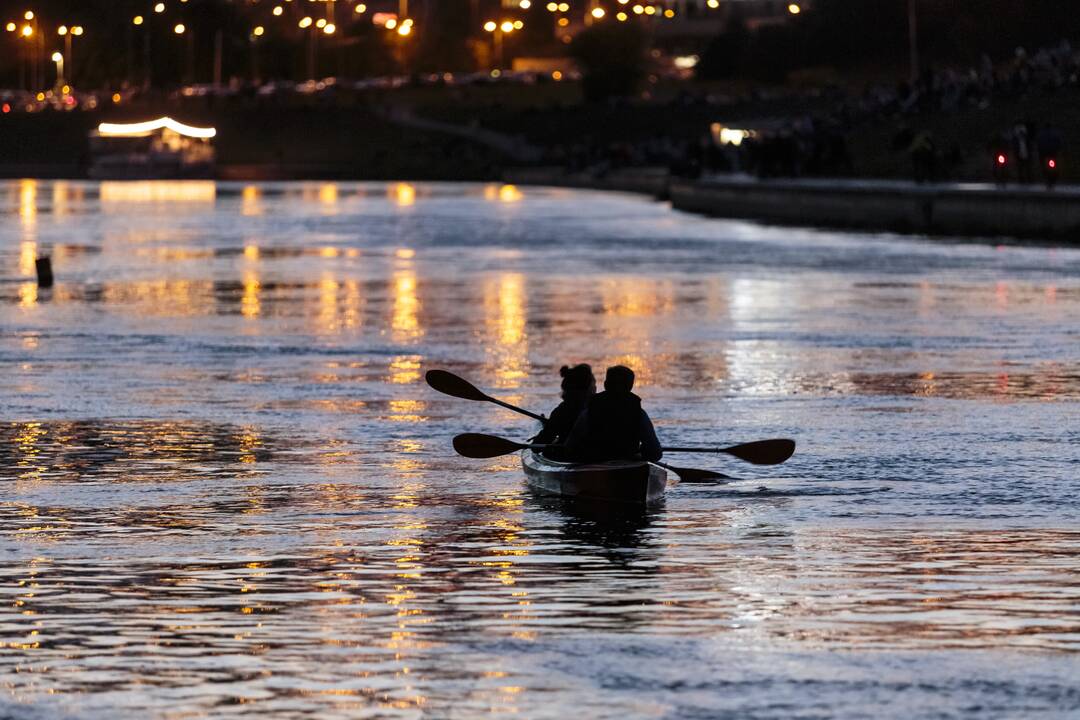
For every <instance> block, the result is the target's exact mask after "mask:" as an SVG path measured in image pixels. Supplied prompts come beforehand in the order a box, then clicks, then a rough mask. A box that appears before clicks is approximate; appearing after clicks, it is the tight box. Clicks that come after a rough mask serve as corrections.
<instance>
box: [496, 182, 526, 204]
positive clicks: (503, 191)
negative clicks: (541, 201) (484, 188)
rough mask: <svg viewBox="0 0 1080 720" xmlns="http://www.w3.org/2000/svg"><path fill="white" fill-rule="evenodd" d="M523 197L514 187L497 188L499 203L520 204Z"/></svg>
mask: <svg viewBox="0 0 1080 720" xmlns="http://www.w3.org/2000/svg"><path fill="white" fill-rule="evenodd" d="M524 197H525V196H524V195H523V194H522V193H521V191H520V190H518V189H517V186H515V185H503V186H502V187H501V188H499V202H504V203H516V202H520V201H521V200H522V198H524Z"/></svg>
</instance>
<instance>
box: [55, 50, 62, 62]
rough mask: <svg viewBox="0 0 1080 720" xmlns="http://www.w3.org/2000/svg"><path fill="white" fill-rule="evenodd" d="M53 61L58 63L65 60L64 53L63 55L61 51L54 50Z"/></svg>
mask: <svg viewBox="0 0 1080 720" xmlns="http://www.w3.org/2000/svg"><path fill="white" fill-rule="evenodd" d="M52 61H53V62H57V63H58V62H63V61H64V56H63V55H61V54H60V53H59V51H58V52H54V53H53V54H52Z"/></svg>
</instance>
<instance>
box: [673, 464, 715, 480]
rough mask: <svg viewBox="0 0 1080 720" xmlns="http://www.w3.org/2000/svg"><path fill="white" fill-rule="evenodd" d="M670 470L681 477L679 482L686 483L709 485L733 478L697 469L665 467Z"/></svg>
mask: <svg viewBox="0 0 1080 720" xmlns="http://www.w3.org/2000/svg"><path fill="white" fill-rule="evenodd" d="M664 467H666V468H667V469H668V470H670V471H671V472H673V473H675V474H676V475H678V476H679V481H680V482H684V483H709V482H716V481H717V480H730V479H731V476H729V475H725V474H724V473H718V472H713V471H712V470H698V469H697V468H681V467H675V466H673V465H665V466H664Z"/></svg>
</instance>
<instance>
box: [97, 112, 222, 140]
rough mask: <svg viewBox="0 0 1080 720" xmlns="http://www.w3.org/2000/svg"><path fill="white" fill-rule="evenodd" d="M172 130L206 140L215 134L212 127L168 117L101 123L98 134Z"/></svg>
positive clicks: (140, 134)
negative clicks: (186, 122) (139, 121)
mask: <svg viewBox="0 0 1080 720" xmlns="http://www.w3.org/2000/svg"><path fill="white" fill-rule="evenodd" d="M164 129H168V130H172V131H173V132H174V133H176V134H178V135H183V136H185V137H190V138H199V139H204V140H208V139H210V138H212V137H214V136H215V135H217V130H215V129H214V128H200V127H194V126H192V125H185V124H183V123H180V122H177V121H175V120H173V119H172V118H169V117H162V118H158V119H157V120H149V121H147V122H141V123H126V124H125V123H101V124H100V125H98V135H100V136H101V137H147V136H148V135H150V134H151V133H153V132H156V131H157V130H164Z"/></svg>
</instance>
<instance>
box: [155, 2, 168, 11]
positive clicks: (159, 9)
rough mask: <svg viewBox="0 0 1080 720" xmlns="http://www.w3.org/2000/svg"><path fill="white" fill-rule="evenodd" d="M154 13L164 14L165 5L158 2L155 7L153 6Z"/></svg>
mask: <svg viewBox="0 0 1080 720" xmlns="http://www.w3.org/2000/svg"><path fill="white" fill-rule="evenodd" d="M154 12H156V13H163V12H165V3H161V2H159V3H158V4H157V5H155V6H154Z"/></svg>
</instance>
